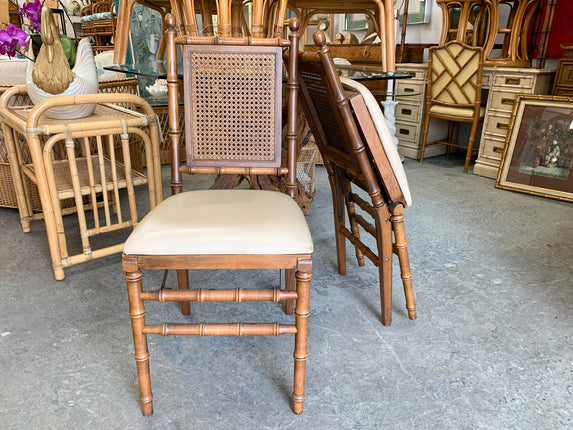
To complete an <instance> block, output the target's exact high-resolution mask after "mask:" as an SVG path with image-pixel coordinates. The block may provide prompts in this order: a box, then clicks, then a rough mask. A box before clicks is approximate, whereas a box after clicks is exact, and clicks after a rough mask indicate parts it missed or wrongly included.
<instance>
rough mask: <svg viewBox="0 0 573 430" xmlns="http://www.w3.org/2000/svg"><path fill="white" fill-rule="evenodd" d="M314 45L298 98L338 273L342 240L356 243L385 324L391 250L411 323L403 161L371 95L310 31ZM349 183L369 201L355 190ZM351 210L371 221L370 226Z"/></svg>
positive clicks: (341, 263) (342, 267) (413, 309)
mask: <svg viewBox="0 0 573 430" xmlns="http://www.w3.org/2000/svg"><path fill="white" fill-rule="evenodd" d="M314 41H315V43H316V44H317V45H318V47H319V48H318V52H317V53H312V52H305V53H304V54H303V60H304V61H301V62H300V63H299V71H300V72H299V76H300V77H299V81H300V87H301V89H300V99H301V104H302V106H303V109H304V112H305V115H306V118H307V119H308V121H309V123H310V127H311V131H312V133H313V135H314V138H315V140H316V143H317V146H318V148H319V150H320V153H321V155H322V159H323V162H324V165H325V167H326V170H327V172H328V177H329V180H330V187H331V191H332V198H333V206H334V227H335V228H334V230H335V235H336V249H337V255H338V271H339V273H340V274H341V275H344V274H345V273H346V250H345V249H346V248H345V238H346V239H348V240H349V241H350V243H352V244H353V245H354V247H355V249H356V257H357V259H358V264H359V265H360V266H363V265H364V256H366V257H368V258H369V259H370V260H371V261H372V262H373V263H374V264H375V265H376V266H377V267H378V269H379V275H380V298H381V307H382V323H383V324H384V325H389V324H390V323H391V322H392V253H393V252H394V253H396V254H397V255H398V260H399V263H400V270H401V275H402V280H403V285H404V292H405V295H406V307H407V309H408V316H409V317H410V319H415V318H416V305H415V303H414V294H413V289H412V279H411V272H410V263H409V259H408V249H407V243H406V236H405V230H404V215H403V210H404V207H406V206H408V205H410V204H411V197H410V191H409V187H408V181H407V179H406V175H405V173H404V169H403V166H402V163H401V161H400V157H399V155H398V152H397V150H396V147H395V145H394V143H393V141H392V137H391V135H390V132H389V130H388V126H387V125H386V122H385V119H384V116H383V114H382V112H381V110H380V107H379V105H378V103H377V102H376V100H375V99H374V96H373V95H372V94H371V93H370V91H369V90H368V89H367V88H366V87H364V86H363V85H361V84H360V83H358V82H354V81H352V80H348V79H343V78H339V77H338V74H337V72H336V69H335V65H334V61H333V59H332V55H331V53H330V49H329V48H328V47H327V46H326V38H325V36H324V33H323V32H322V31H317V32H315V34H314ZM348 90H349V91H350V92H348ZM353 185H355V186H357V187H358V188H360V189H362V190H364V191H366V193H367V194H368V197H364V195H363V194H362V195H359V194H358V193H357V192H354V191H353V187H352V186H353ZM368 199H369V200H370V201H367V200H368ZM355 205H358V206H359V207H360V208H361V209H362V210H363V211H364V212H365V214H368V215H370V216H371V217H372V218H374V225H372V224H371V223H370V222H368V221H367V220H366V219H365V218H364V217H363V216H362V215H360V214H359V213H358V212H357V211H356V207H355ZM345 206H346V212H347V214H348V222H349V226H347V225H346V217H345ZM359 227H362V228H363V229H364V231H366V232H367V233H369V234H370V235H372V236H374V238H375V239H376V246H377V252H375V251H373V250H371V249H370V248H369V247H368V246H367V245H366V244H365V243H364V242H363V241H362V240H361V238H360V229H359ZM392 234H393V235H394V240H393V238H392Z"/></svg>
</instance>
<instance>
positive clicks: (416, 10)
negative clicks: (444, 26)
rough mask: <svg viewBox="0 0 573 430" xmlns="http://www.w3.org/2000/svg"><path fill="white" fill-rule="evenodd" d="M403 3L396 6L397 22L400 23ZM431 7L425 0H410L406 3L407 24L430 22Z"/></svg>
mask: <svg viewBox="0 0 573 430" xmlns="http://www.w3.org/2000/svg"><path fill="white" fill-rule="evenodd" d="M403 5H404V3H403V2H402V6H401V7H399V8H398V22H399V23H400V25H402V22H403V21H404V6H403ZM431 12H432V7H431V5H428V4H427V0H410V1H409V5H408V21H407V23H408V25H410V24H427V23H429V22H430V18H431Z"/></svg>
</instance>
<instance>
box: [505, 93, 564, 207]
mask: <svg viewBox="0 0 573 430" xmlns="http://www.w3.org/2000/svg"><path fill="white" fill-rule="evenodd" d="M554 141H556V142H557V144H558V146H559V153H560V154H559V157H558V158H559V160H558V161H557V163H554V162H552V160H551V158H552V156H551V154H552V153H553V154H555V148H554V147H553V149H552V148H550V146H552V145H553V142H554ZM551 151H552V152H551ZM549 175H554V176H549ZM495 186H496V187H497V188H500V189H504V190H511V191H517V192H521V193H526V194H532V195H535V196H541V197H548V198H552V199H557V200H563V201H567V202H573V97H562V96H539V95H519V96H518V97H517V100H516V103H515V106H514V109H513V113H512V116H511V121H510V126H509V133H508V135H507V139H506V143H505V147H504V151H503V156H502V159H501V164H500V169H499V171H498V176H497V180H496V183H495Z"/></svg>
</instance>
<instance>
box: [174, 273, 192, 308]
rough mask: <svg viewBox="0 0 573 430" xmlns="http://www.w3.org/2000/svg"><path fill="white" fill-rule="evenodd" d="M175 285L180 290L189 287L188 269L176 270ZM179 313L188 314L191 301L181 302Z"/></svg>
mask: <svg viewBox="0 0 573 430" xmlns="http://www.w3.org/2000/svg"><path fill="white" fill-rule="evenodd" d="M177 285H178V286H179V289H180V290H188V289H189V271H188V270H177ZM181 313H182V314H183V315H189V314H190V313H191V303H189V302H181Z"/></svg>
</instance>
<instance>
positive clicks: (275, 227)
mask: <svg viewBox="0 0 573 430" xmlns="http://www.w3.org/2000/svg"><path fill="white" fill-rule="evenodd" d="M175 23H176V22H175V19H174V17H173V16H171V15H168V17H167V24H168V27H169V28H168V31H167V53H168V61H167V63H168V78H167V80H168V88H169V115H170V140H171V143H172V166H171V191H172V194H174V195H172V196H171V197H170V198H168V199H166V200H165V201H164V202H163V203H161V204H160V205H158V206H157V207H156V208H155V209H154V210H153V211H151V213H149V214H148V215H147V216H146V217H145V218H144V219H143V221H142V222H141V223H140V224H139V225H138V227H137V228H136V229H135V230H134V232H133V233H132V234H131V236H130V237H129V239H128V240H127V242H126V244H125V247H124V255H123V268H124V270H125V272H126V280H127V286H128V296H129V303H130V315H131V318H132V329H133V336H134V345H135V359H136V362H137V369H138V376H139V384H140V394H141V395H140V401H141V405H142V411H143V414H144V415H150V414H151V413H153V407H152V394H151V380H150V376H149V358H148V357H149V352H148V348H147V335H148V334H162V335H164V336H167V335H198V336H207V335H238V336H241V335H279V334H289V333H290V334H295V350H294V357H295V366H294V367H295V371H294V390H293V396H292V398H293V411H294V412H295V413H301V412H302V404H303V399H304V380H305V362H306V348H307V346H306V345H307V326H308V314H309V293H310V278H311V266H312V239H311V237H310V233H309V231H308V227H307V225H306V221H305V219H304V215H303V214H302V212H301V210H300V208H299V206H298V204H297V203H296V201H295V200H294V198H293V197H294V196H295V188H296V184H295V180H296V178H295V174H296V164H295V163H296V158H295V156H296V151H295V144H296V143H297V122H296V114H297V94H298V85H297V81H296V77H297V73H296V65H297V61H296V60H297V56H296V47H297V44H298V35H297V32H296V28H297V27H296V25H295V24H293V26H292V30H293V32H292V33H291V35H290V40H283V39H279V38H275V39H263V38H257V39H250V38H220V37H219V38H214V37H192V36H183V37H177V38H176V37H175V29H174V25H175ZM177 45H180V46H181V48H182V52H183V73H182V75H183V77H184V93H185V95H184V110H185V115H186V120H187V122H186V124H187V125H186V127H187V129H186V141H187V142H186V143H187V145H188V149H187V157H186V160H187V161H186V163H185V164H184V165H182V164H181V163H180V149H179V146H180V143H182V142H181V141H182V139H181V130H180V126H179V121H178V118H179V88H180V83H179V78H178V71H177V61H176V52H177V48H178V47H177ZM285 53H288V56H287V58H288V84H287V88H288V97H287V98H288V102H287V106H286V109H284V110H283V109H282V106H281V100H282V93H281V88H282V86H283V84H282V70H283V66H282V62H283V54H285ZM283 111H284V112H287V120H286V124H287V133H286V136H287V137H286V147H287V148H286V151H285V154H286V160H283V158H282V157H281V152H282V150H281V148H280V146H279V144H280V141H281V124H282V121H281V114H282V112H283ZM227 153H228V154H227ZM281 161H284V163H283V162H281ZM182 173H189V174H199V173H211V174H213V173H215V174H218V175H225V174H244V175H246V174H249V175H252V174H274V175H277V174H284V175H286V189H287V194H288V195H285V194H282V193H279V192H275V191H263V190H245V189H241V190H216V189H210V190H197V191H186V192H183V190H182V179H181V175H182ZM142 269H175V270H176V271H177V275H178V276H177V278H178V283H177V288H178V289H177V290H170V289H167V288H163V287H162V288H161V289H159V290H156V291H143V289H142V274H141V270H142ZM189 269H283V270H284V271H285V287H284V289H281V288H280V287H279V288H273V289H267V290H256V289H243V288H237V289H216V290H211V289H202V288H200V289H189V273H188V270H189ZM235 273H236V272H235ZM295 281H296V282H295ZM147 300H155V301H159V302H165V301H179V302H181V309H182V313H183V314H184V315H189V314H190V306H189V302H203V301H235V302H245V301H262V300H267V301H275V302H278V301H285V312H286V313H287V314H292V313H293V307H294V303H295V301H296V307H295V308H294V313H295V321H294V324H278V323H242V322H241V323H198V322H193V321H192V320H193V315H191V316H190V317H189V319H190V321H188V322H186V323H185V324H171V323H167V322H166V323H163V324H160V325H147V324H146V322H145V314H146V310H145V306H144V302H145V301H147ZM221 318H222V317H221Z"/></svg>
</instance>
